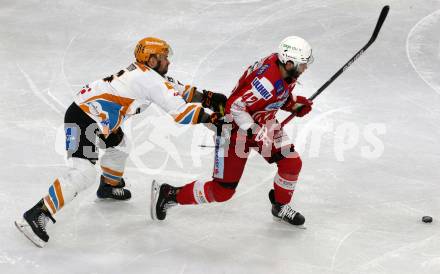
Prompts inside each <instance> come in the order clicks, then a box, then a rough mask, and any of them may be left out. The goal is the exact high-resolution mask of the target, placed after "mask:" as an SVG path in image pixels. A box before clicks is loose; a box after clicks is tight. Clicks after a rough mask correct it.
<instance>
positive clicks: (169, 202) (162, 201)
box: [150, 181, 178, 220]
mask: <svg viewBox="0 0 440 274" xmlns="http://www.w3.org/2000/svg"><path fill="white" fill-rule="evenodd" d="M177 190H178V188H177V187H173V186H170V185H168V184H162V185H161V184H159V183H158V182H156V181H153V183H152V184H151V208H150V213H151V219H153V220H164V219H165V217H166V216H167V210H168V209H169V208H170V207H172V206H175V205H177V200H176V195H177Z"/></svg>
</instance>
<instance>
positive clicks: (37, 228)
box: [15, 200, 55, 247]
mask: <svg viewBox="0 0 440 274" xmlns="http://www.w3.org/2000/svg"><path fill="white" fill-rule="evenodd" d="M49 220H51V221H52V222H53V223H55V219H54V218H53V217H52V215H51V214H50V213H49V212H48V211H46V210H44V209H43V200H41V201H40V202H38V203H37V204H36V205H35V206H34V207H32V208H31V209H29V210H28V211H26V212H25V213H24V214H23V218H21V219H20V220H17V221H15V226H16V227H17V228H18V230H20V231H21V232H22V233H23V234H24V235H25V236H26V237H27V238H28V239H29V240H30V241H32V243H34V244H35V245H36V246H38V247H44V246H45V245H46V244H47V242H48V241H49V235H47V232H46V224H47V222H48V221H49Z"/></svg>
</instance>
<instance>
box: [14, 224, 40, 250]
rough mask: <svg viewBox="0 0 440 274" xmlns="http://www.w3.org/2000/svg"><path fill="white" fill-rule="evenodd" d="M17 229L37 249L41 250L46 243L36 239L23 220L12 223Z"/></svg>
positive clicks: (38, 238)
mask: <svg viewBox="0 0 440 274" xmlns="http://www.w3.org/2000/svg"><path fill="white" fill-rule="evenodd" d="M14 224H15V226H16V227H17V229H18V230H19V231H20V232H21V233H23V235H24V236H26V238H28V239H29V240H30V241H31V242H32V243H33V244H34V245H36V246H37V247H40V248H43V247H44V246H45V245H46V244H47V243H46V242H45V241H43V240H41V239H40V237H38V236H37V235H36V234H35V233H34V231H33V230H32V228H31V227H30V225H29V224H28V223H27V222H26V220H25V219H23V218H22V219H21V220H17V221H15V222H14Z"/></svg>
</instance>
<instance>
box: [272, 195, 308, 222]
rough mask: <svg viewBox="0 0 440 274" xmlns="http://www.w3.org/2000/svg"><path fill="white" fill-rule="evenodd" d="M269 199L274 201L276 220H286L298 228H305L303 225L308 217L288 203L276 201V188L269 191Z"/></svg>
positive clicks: (273, 212)
mask: <svg viewBox="0 0 440 274" xmlns="http://www.w3.org/2000/svg"><path fill="white" fill-rule="evenodd" d="M269 199H270V202H271V203H272V215H273V217H274V220H276V221H279V222H285V223H288V224H291V225H294V226H297V227H298V228H305V227H304V226H303V224H304V222H305V221H306V219H305V218H304V216H303V215H302V214H301V213H299V212H298V211H295V210H293V209H292V208H291V207H290V206H289V205H288V204H286V205H282V204H280V203H277V202H276V201H275V192H274V190H273V189H272V190H270V191H269Z"/></svg>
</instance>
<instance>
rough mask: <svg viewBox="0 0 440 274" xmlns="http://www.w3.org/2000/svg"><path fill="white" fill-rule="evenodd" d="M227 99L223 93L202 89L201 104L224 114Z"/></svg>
mask: <svg viewBox="0 0 440 274" xmlns="http://www.w3.org/2000/svg"><path fill="white" fill-rule="evenodd" d="M227 99H228V98H227V97H226V96H225V95H224V94H221V93H216V92H212V91H209V90H203V95H202V106H203V107H204V108H209V109H211V110H213V111H215V112H218V113H220V114H221V115H224V114H225V105H226V100H227Z"/></svg>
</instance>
